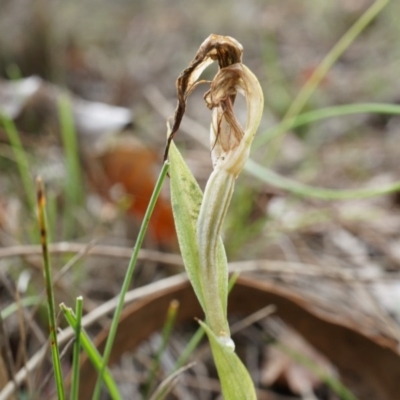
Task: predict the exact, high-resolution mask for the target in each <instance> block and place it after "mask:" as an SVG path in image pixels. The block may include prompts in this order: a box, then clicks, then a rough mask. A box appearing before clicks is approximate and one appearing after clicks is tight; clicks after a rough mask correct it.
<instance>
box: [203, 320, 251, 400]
mask: <svg viewBox="0 0 400 400" xmlns="http://www.w3.org/2000/svg"><path fill="white" fill-rule="evenodd" d="M199 323H200V325H201V326H202V327H203V329H204V330H205V331H206V333H207V336H208V339H209V341H210V344H211V350H212V353H213V357H214V362H215V365H216V367H217V371H218V376H219V379H220V382H221V387H222V394H223V396H224V398H225V400H257V396H256V391H255V388H254V384H253V381H252V380H251V377H250V375H249V373H248V372H247V370H246V367H245V366H244V365H243V363H242V361H241V360H240V359H239V357H238V356H237V354H236V353H235V352H234V351H232V350H230V349H228V348H227V347H226V346H224V345H223V344H222V343H221V342H220V341H219V340H218V338H217V337H216V336H215V334H214V333H213V332H212V330H211V329H210V328H209V327H208V326H207V325H206V324H205V323H204V322H202V321H199Z"/></svg>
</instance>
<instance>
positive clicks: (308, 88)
mask: <svg viewBox="0 0 400 400" xmlns="http://www.w3.org/2000/svg"><path fill="white" fill-rule="evenodd" d="M389 2H390V0H376V1H375V2H374V3H373V4H372V5H371V6H370V7H369V8H368V9H367V10H366V11H365V12H364V14H362V15H361V17H360V18H358V20H357V21H356V22H355V23H354V24H353V25H352V26H351V27H350V29H349V30H348V31H347V32H346V33H345V34H344V35H343V36H342V37H341V38H340V39H339V41H338V42H337V43H336V44H335V46H333V48H332V49H331V51H330V52H329V53H328V54H327V55H326V56H325V58H324V59H323V60H322V61H321V62H320V64H319V65H318V67H317V68H316V69H315V70H314V72H313V74H312V75H311V76H310V78H309V79H308V80H307V82H306V83H305V85H304V86H303V87H302V88H301V90H300V92H299V93H298V95H297V96H296V98H295V99H294V101H293V103H292V105H291V106H290V107H289V109H288V111H287V112H286V114H285V116H284V117H283V120H282V123H286V121H287V120H288V119H290V118H292V117H295V116H296V115H298V114H299V113H300V112H301V110H302V109H303V108H304V106H305V105H306V104H307V102H308V101H309V99H310V98H311V96H312V94H313V93H314V91H315V90H316V89H317V87H318V86H319V84H320V83H321V81H322V80H323V78H324V77H325V75H326V74H327V73H328V71H329V70H330V69H331V68H332V66H333V65H334V64H335V62H336V61H337V60H338V59H339V57H340V56H341V55H342V54H343V53H344V51H345V50H346V49H347V48H348V47H349V46H350V45H351V44H352V43H353V42H354V40H355V39H356V38H357V36H359V35H360V34H361V32H362V31H363V30H364V29H365V28H366V27H367V26H368V25H369V24H370V23H371V21H373V19H374V18H375V17H376V16H377V15H378V14H379V13H380V12H381V11H382V10H383V8H384V7H385V6H386V5H387V4H388V3H389ZM284 133H285V131H283V132H282V134H281V136H280V140H277V141H276V142H274V143H273V145H272V146H271V147H270V151H269V157H268V160H269V163H268V164H270V163H272V161H273V160H274V158H275V157H276V155H277V152H278V149H279V147H280V144H281V141H282V137H283V134H284Z"/></svg>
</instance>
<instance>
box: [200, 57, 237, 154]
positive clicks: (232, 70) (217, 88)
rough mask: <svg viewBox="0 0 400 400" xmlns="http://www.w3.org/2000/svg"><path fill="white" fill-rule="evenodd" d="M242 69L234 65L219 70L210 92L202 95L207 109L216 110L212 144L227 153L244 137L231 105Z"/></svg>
mask: <svg viewBox="0 0 400 400" xmlns="http://www.w3.org/2000/svg"><path fill="white" fill-rule="evenodd" d="M241 74H242V69H241V68H240V64H235V65H231V66H228V67H226V68H223V69H221V70H220V71H219V72H218V73H217V75H216V76H215V78H214V80H213V81H212V82H211V88H210V90H209V91H208V92H207V93H206V94H205V95H204V100H205V102H206V104H207V107H208V108H209V109H210V110H211V109H213V108H216V109H217V113H216V116H217V117H216V118H213V130H214V132H215V133H216V137H215V139H214V143H212V147H213V148H214V146H215V144H216V143H217V141H218V143H219V145H220V146H221V148H222V150H223V151H224V152H227V151H229V150H232V149H233V148H235V147H237V146H238V145H239V143H240V141H241V140H242V138H243V136H244V131H243V128H242V127H241V125H240V124H239V122H238V121H237V119H236V117H235V115H234V112H233V104H234V102H235V98H236V94H237V89H238V87H240V86H241V85H240V83H242V84H243V81H241Z"/></svg>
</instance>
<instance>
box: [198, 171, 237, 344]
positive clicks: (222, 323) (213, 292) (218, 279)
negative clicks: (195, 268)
mask: <svg viewBox="0 0 400 400" xmlns="http://www.w3.org/2000/svg"><path fill="white" fill-rule="evenodd" d="M234 187H235V178H234V176H233V175H232V174H230V173H228V172H227V171H225V170H214V171H213V172H212V174H211V175H210V178H209V180H208V182H207V186H206V189H205V192H204V197H203V201H202V203H201V208H200V213H199V218H198V221H197V244H198V249H199V254H200V269H201V274H200V275H201V278H200V281H201V286H202V292H203V299H204V307H205V313H206V319H207V323H208V324H209V326H210V328H211V329H212V330H213V332H214V333H215V334H216V335H217V336H218V337H221V336H228V337H229V325H228V321H227V315H226V314H227V309H226V304H227V294H228V270H227V269H226V270H221V265H217V245H218V242H219V241H220V240H221V239H220V236H221V230H222V224H223V222H224V219H225V216H226V212H227V210H228V207H229V203H230V201H231V198H232V194H233V190H234Z"/></svg>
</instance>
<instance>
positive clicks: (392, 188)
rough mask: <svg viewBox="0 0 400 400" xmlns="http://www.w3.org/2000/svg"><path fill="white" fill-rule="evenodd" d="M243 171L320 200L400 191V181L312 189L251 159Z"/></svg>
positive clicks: (364, 196) (365, 196) (367, 196)
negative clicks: (341, 188) (376, 186)
mask: <svg viewBox="0 0 400 400" xmlns="http://www.w3.org/2000/svg"><path fill="white" fill-rule="evenodd" d="M245 169H246V171H247V172H248V173H250V174H251V175H252V176H254V177H256V178H258V179H259V180H261V181H262V182H265V183H268V184H269V185H272V186H275V187H277V188H279V189H283V190H286V191H288V192H290V193H292V194H295V195H297V196H300V197H310V198H314V199H320V200H353V199H366V198H369V197H376V196H382V195H385V194H390V193H394V192H398V191H400V181H397V182H394V183H392V184H390V185H386V186H383V187H379V188H363V189H349V190H336V189H324V188H319V187H314V186H310V185H306V184H304V183H300V182H296V181H293V180H292V179H289V178H286V177H284V176H282V175H279V174H277V173H276V172H274V171H272V170H270V169H268V168H265V167H263V166H261V165H260V164H258V163H256V162H255V161H253V160H251V159H249V160H248V161H247V163H246V165H245Z"/></svg>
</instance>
